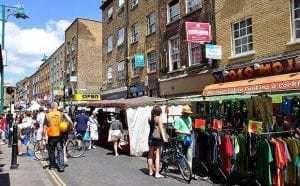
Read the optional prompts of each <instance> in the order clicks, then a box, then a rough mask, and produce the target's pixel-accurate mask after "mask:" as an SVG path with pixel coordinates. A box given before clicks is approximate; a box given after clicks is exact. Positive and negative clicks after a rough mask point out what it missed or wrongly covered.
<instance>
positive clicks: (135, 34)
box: [131, 23, 139, 44]
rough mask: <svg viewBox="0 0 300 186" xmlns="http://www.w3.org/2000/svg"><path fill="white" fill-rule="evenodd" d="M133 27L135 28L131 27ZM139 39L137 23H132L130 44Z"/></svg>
mask: <svg viewBox="0 0 300 186" xmlns="http://www.w3.org/2000/svg"><path fill="white" fill-rule="evenodd" d="M133 28H135V29H133ZM138 41H139V28H138V23H134V24H132V25H131V44H133V43H136V42H138Z"/></svg>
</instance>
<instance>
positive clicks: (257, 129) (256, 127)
mask: <svg viewBox="0 0 300 186" xmlns="http://www.w3.org/2000/svg"><path fill="white" fill-rule="evenodd" d="M262 124H263V122H261V121H253V120H249V123H248V132H249V133H253V134H260V133H262V131H263V127H262Z"/></svg>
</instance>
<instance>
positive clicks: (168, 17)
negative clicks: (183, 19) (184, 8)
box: [167, 0, 180, 23]
mask: <svg viewBox="0 0 300 186" xmlns="http://www.w3.org/2000/svg"><path fill="white" fill-rule="evenodd" d="M171 3H172V1H171V2H170V3H168V4H167V23H171V22H173V21H176V20H178V19H180V1H179V0H178V6H179V14H178V15H176V16H173V17H171V6H170V4H171ZM173 6H174V5H173ZM177 16H178V17H177ZM176 17H177V18H176ZM175 18H176V19H175ZM171 19H172V20H171Z"/></svg>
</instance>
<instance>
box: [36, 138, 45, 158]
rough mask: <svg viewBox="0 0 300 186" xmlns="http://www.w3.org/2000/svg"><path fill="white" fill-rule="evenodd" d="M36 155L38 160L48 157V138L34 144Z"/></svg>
mask: <svg viewBox="0 0 300 186" xmlns="http://www.w3.org/2000/svg"><path fill="white" fill-rule="evenodd" d="M34 157H35V159H36V160H47V159H48V145H47V142H46V140H40V141H37V142H36V143H35V144H34Z"/></svg>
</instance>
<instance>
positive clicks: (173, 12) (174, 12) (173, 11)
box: [167, 0, 180, 22]
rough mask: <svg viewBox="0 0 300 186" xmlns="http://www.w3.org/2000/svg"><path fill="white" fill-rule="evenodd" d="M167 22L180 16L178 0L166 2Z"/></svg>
mask: <svg viewBox="0 0 300 186" xmlns="http://www.w3.org/2000/svg"><path fill="white" fill-rule="evenodd" d="M167 10H168V22H173V21H175V20H177V19H179V18H180V5H179V0H174V1H172V2H170V3H169V4H168V7H167Z"/></svg>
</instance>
